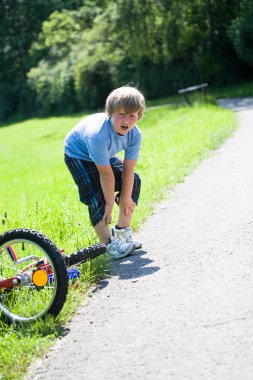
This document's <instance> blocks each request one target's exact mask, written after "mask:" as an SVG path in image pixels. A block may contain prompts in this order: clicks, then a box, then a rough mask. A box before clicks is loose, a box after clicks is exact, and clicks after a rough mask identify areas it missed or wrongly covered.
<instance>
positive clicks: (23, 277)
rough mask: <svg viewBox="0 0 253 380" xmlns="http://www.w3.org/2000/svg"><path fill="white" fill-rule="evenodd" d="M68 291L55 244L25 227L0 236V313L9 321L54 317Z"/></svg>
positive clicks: (64, 273)
mask: <svg viewBox="0 0 253 380" xmlns="http://www.w3.org/2000/svg"><path fill="white" fill-rule="evenodd" d="M67 292H68V276H67V270H66V265H65V263H64V260H63V258H62V256H61V254H60V252H59V251H58V249H57V247H56V246H55V245H54V244H53V243H52V241H51V240H49V239H48V238H47V237H46V236H44V235H42V234H41V233H39V232H37V231H33V230H29V229H15V230H11V231H7V232H5V233H3V234H2V235H0V314H1V313H2V315H3V316H4V317H5V318H6V319H8V320H10V321H13V322H30V321H34V320H36V319H37V318H40V317H43V316H45V315H46V314H51V315H53V316H57V315H58V314H59V312H60V311H61V309H62V307H63V305H64V302H65V300H66V296H67Z"/></svg>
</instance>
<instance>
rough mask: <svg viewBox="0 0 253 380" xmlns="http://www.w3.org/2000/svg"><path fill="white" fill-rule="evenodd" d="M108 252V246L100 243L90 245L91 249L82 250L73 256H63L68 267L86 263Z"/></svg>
mask: <svg viewBox="0 0 253 380" xmlns="http://www.w3.org/2000/svg"><path fill="white" fill-rule="evenodd" d="M105 252H106V245H105V244H104V243H98V244H93V245H90V246H89V247H86V248H83V249H80V250H79V251H77V252H74V253H72V254H71V255H62V256H63V259H64V262H65V264H66V266H67V267H71V266H72V265H77V264H81V263H84V262H86V261H88V260H91V259H94V258H95V257H98V256H100V255H102V254H103V253H105Z"/></svg>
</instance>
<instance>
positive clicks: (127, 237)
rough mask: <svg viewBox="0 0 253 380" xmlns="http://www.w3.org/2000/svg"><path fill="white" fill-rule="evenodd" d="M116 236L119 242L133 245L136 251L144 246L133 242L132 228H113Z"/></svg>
mask: <svg viewBox="0 0 253 380" xmlns="http://www.w3.org/2000/svg"><path fill="white" fill-rule="evenodd" d="M112 231H113V233H114V236H116V237H117V238H118V239H119V240H121V241H123V242H125V243H133V246H134V249H140V248H141V247H142V244H141V243H139V242H138V241H134V240H133V232H132V228H131V227H126V228H121V229H118V228H116V227H113V228H112Z"/></svg>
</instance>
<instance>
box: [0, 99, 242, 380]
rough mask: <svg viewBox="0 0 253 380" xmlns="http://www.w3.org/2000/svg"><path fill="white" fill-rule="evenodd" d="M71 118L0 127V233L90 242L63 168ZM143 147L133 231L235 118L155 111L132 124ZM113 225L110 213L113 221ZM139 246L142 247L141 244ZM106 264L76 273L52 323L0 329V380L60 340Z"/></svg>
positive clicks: (209, 109)
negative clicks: (19, 231) (23, 231)
mask: <svg viewBox="0 0 253 380" xmlns="http://www.w3.org/2000/svg"><path fill="white" fill-rule="evenodd" d="M78 120H80V115H79V116H71V117H59V118H47V119H31V120H27V121H24V122H20V123H16V124H13V125H8V126H2V127H0V148H1V157H2V159H1V162H0V184H1V200H0V223H1V224H0V233H1V232H3V231H6V230H8V229H11V228H17V227H26V228H33V229H36V230H39V231H41V232H42V233H44V234H46V235H48V236H49V237H50V238H51V239H52V240H53V241H54V242H55V243H56V245H57V246H58V247H60V248H64V249H65V253H71V252H73V251H75V250H77V249H79V248H80V247H85V246H87V245H89V244H91V243H93V242H94V241H95V240H96V237H95V235H94V233H93V230H92V228H91V225H90V223H89V220H88V213H87V210H86V208H85V207H84V206H83V205H82V204H81V203H80V202H79V200H78V196H77V191H76V187H75V185H74V183H73V180H72V178H71V177H70V174H69V172H68V170H67V169H66V167H65V164H64V162H63V153H62V152H63V140H64V137H65V135H66V133H67V132H68V131H69V129H70V128H71V127H72V126H73V125H74V124H75V123H76V122H77V121H78ZM139 126H140V128H141V130H142V133H143V146H142V150H141V154H140V158H139V161H138V166H137V171H138V173H139V174H140V176H141V178H142V193H141V198H140V203H139V206H138V207H137V208H136V213H135V215H134V219H133V227H134V229H137V228H139V227H140V226H141V225H142V223H143V221H144V220H145V219H146V218H147V217H148V215H150V213H151V211H152V209H153V207H154V205H155V204H156V203H157V202H160V201H161V200H162V199H163V198H164V197H165V195H166V194H167V191H168V189H171V188H173V187H174V186H176V185H177V184H178V183H180V182H182V181H183V180H184V178H185V177H186V176H187V175H188V174H189V173H191V172H192V170H193V169H194V168H195V167H196V165H198V163H199V161H200V160H201V159H203V158H204V157H206V156H207V155H208V154H210V152H211V151H212V150H214V149H216V148H217V147H219V146H220V144H221V143H222V142H223V141H224V139H225V138H226V137H228V136H229V135H231V133H232V132H233V131H234V129H235V127H236V118H235V115H234V114H233V113H232V112H231V111H228V110H223V109H220V108H218V107H217V106H214V105H196V106H194V107H181V108H172V107H167V106H163V107H157V108H153V109H152V108H151V109H149V110H147V112H146V114H145V116H144V117H143V119H142V120H141V121H140V122H139ZM113 218H114V220H116V209H115V212H114V215H113ZM143 243H144V244H145V242H143ZM108 265H109V263H108V262H107V261H106V260H105V259H104V257H100V258H97V259H96V260H93V261H92V262H90V263H87V264H84V265H82V266H81V267H82V268H81V270H82V277H81V281H80V286H79V288H78V289H75V290H71V291H70V293H69V295H68V300H67V302H66V304H65V306H64V309H63V311H62V313H61V314H60V317H59V318H58V319H57V320H56V321H53V320H52V319H51V318H48V319H47V320H46V321H45V322H43V323H41V322H40V321H38V322H36V323H34V324H32V325H30V326H28V327H27V326H6V325H5V324H4V323H3V322H0V337H1V339H0V379H18V378H19V377H21V376H22V374H23V373H24V371H25V370H26V368H27V366H28V364H29V363H30V362H31V361H32V360H33V359H34V357H36V356H38V355H41V354H42V353H43V352H45V350H47V349H48V347H49V346H50V345H52V344H53V343H54V341H55V339H57V337H59V336H62V335H64V323H65V322H66V321H67V320H68V319H69V318H70V317H71V315H72V314H73V312H74V311H75V310H76V308H77V307H78V305H79V304H80V301H81V300H82V299H83V298H84V293H85V291H86V290H87V289H88V288H89V287H90V286H91V285H92V284H94V283H96V281H97V280H98V279H99V278H101V277H103V276H104V275H105V273H107V270H108Z"/></svg>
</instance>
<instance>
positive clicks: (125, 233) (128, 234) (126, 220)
mask: <svg viewBox="0 0 253 380" xmlns="http://www.w3.org/2000/svg"><path fill="white" fill-rule="evenodd" d="M110 163H111V166H112V170H113V172H114V176H115V191H117V192H118V194H117V196H116V203H118V204H119V197H120V192H121V187H122V173H123V165H122V162H121V161H120V160H119V159H117V158H116V157H113V159H111V160H110ZM140 189H141V180H140V177H139V175H138V174H137V173H134V184H133V190H132V200H133V202H134V205H135V206H134V209H135V207H136V205H137V203H138V199H139V195H140ZM133 214H134V210H133V211H132V212H130V211H129V214H128V215H125V214H124V213H123V212H121V210H120V209H119V215H118V221H117V224H116V226H115V227H113V228H112V231H113V232H114V233H115V234H116V235H117V237H118V238H119V239H120V240H122V241H126V242H133V236H132V229H131V220H132V217H133ZM133 244H134V248H135V249H138V248H141V246H142V245H141V243H139V242H133Z"/></svg>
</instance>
